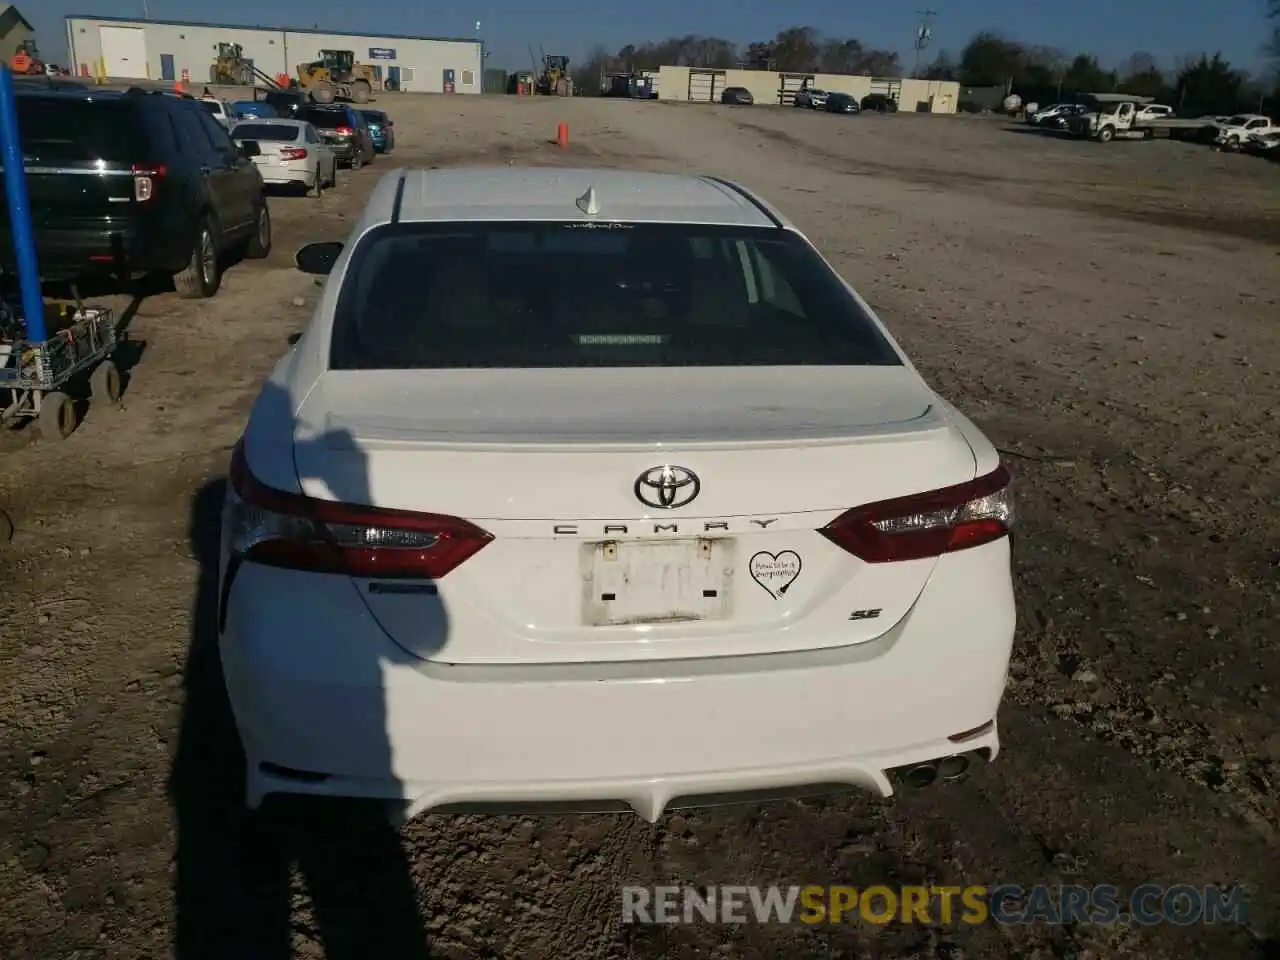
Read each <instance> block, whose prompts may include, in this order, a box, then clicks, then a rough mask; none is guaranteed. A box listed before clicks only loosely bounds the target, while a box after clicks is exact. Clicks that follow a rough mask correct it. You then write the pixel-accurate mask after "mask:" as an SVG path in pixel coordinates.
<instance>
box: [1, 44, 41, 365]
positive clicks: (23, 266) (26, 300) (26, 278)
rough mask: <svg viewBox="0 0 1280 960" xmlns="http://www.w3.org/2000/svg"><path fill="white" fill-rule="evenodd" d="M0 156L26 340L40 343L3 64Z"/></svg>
mask: <svg viewBox="0 0 1280 960" xmlns="http://www.w3.org/2000/svg"><path fill="white" fill-rule="evenodd" d="M0 155H2V156H3V158H4V190H5V195H6V197H7V198H8V201H9V230H10V231H11V232H12V233H13V255H14V259H15V260H17V262H18V286H19V288H20V289H21V290H22V316H23V319H24V320H25V321H26V325H27V339H28V340H30V341H32V342H33V343H43V342H44V341H45V340H46V339H48V336H49V334H48V333H47V332H46V330H45V325H44V297H43V296H42V294H41V291H40V267H39V264H37V262H36V234H35V230H34V229H33V228H32V226H31V204H30V202H29V201H28V200H27V172H26V169H25V168H24V167H23V163H22V141H21V140H20V139H19V138H18V104H17V103H16V101H15V99H14V96H13V73H12V72H11V71H10V70H9V68H8V67H4V66H0Z"/></svg>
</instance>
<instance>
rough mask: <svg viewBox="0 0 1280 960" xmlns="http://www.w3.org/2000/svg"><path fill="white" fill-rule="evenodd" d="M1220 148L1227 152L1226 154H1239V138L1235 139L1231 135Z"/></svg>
mask: <svg viewBox="0 0 1280 960" xmlns="http://www.w3.org/2000/svg"><path fill="white" fill-rule="evenodd" d="M1222 147H1223V149H1224V150H1226V151H1227V153H1239V152H1240V138H1239V137H1237V136H1236V135H1235V134H1232V135H1231V136H1229V137H1227V142H1226V143H1224V144H1223V145H1222Z"/></svg>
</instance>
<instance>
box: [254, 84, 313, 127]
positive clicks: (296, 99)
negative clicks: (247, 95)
mask: <svg viewBox="0 0 1280 960" xmlns="http://www.w3.org/2000/svg"><path fill="white" fill-rule="evenodd" d="M254 99H255V100H259V101H263V102H265V103H266V105H267V106H269V107H270V108H271V109H272V110H274V111H275V112H276V114H277V115H278V116H281V117H284V118H286V119H289V120H296V119H297V118H298V114H300V113H301V112H302V111H303V110H305V109H306V108H307V105H308V104H310V102H311V98H310V97H308V96H307V95H306V94H305V93H299V92H298V91H296V90H266V91H264V90H261V89H255V90H254Z"/></svg>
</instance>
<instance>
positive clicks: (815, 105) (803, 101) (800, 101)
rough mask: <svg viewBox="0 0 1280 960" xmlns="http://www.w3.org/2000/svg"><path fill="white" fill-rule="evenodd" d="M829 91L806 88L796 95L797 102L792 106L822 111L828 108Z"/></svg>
mask: <svg viewBox="0 0 1280 960" xmlns="http://www.w3.org/2000/svg"><path fill="white" fill-rule="evenodd" d="M826 103H827V91H825V90H819V89H818V88H817V87H806V88H805V89H803V90H801V91H800V92H799V93H797V94H796V98H795V102H794V103H793V104H792V105H793V106H796V107H805V108H807V109H809V110H820V109H822V107H824V106H826Z"/></svg>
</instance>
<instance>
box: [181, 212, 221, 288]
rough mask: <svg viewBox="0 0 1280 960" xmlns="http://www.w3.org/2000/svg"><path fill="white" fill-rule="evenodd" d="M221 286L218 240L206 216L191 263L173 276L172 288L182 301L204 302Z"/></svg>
mask: <svg viewBox="0 0 1280 960" xmlns="http://www.w3.org/2000/svg"><path fill="white" fill-rule="evenodd" d="M221 285H222V269H221V267H220V266H219V264H218V240H217V233H216V232H215V231H214V227H213V223H212V221H211V220H210V219H209V217H208V216H207V215H206V216H205V217H203V218H202V219H201V221H200V230H199V232H198V233H197V234H196V242H195V244H194V245H193V247H192V250H191V261H190V262H189V263H188V264H187V265H186V266H185V267H183V269H182V270H180V271H179V272H178V273H175V274H174V275H173V287H174V289H175V290H177V291H178V296H180V297H182V298H183V299H184V300H204V299H207V298H208V297H212V296H213V295H214V294H215V293H217V292H218V287H219V286H221Z"/></svg>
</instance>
